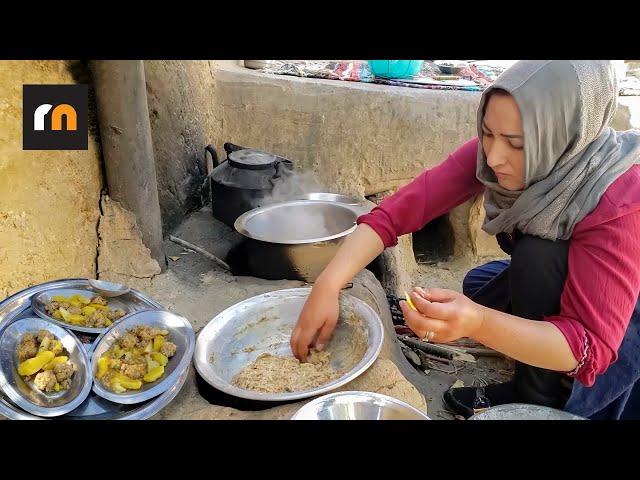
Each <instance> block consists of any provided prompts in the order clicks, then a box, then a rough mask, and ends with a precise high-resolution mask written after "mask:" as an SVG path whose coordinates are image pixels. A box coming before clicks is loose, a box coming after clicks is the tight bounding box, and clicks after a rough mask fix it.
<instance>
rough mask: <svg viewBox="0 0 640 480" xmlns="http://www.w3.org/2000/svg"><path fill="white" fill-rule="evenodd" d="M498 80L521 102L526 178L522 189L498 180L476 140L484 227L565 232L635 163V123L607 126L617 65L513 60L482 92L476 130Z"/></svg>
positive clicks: (639, 159)
mask: <svg viewBox="0 0 640 480" xmlns="http://www.w3.org/2000/svg"><path fill="white" fill-rule="evenodd" d="M496 88H500V89H503V90H506V91H507V92H509V93H510V94H511V95H512V96H513V97H514V99H515V101H516V103H517V105H518V107H519V110H520V115H521V118H522V128H523V131H524V157H525V179H524V180H525V185H524V189H523V190H521V191H509V190H506V189H504V188H502V187H500V185H499V184H498V182H497V179H496V176H495V174H494V173H493V170H491V168H490V167H489V166H488V165H487V159H486V157H485V155H484V151H483V149H482V144H480V147H479V148H478V163H477V171H476V176H477V178H478V180H479V181H480V182H482V183H483V184H484V185H485V187H486V190H485V199H484V205H485V209H486V211H487V217H486V219H485V223H484V226H483V229H484V230H485V231H486V232H487V233H489V234H492V235H495V234H497V233H500V232H507V233H513V231H514V230H515V229H517V230H520V231H521V232H522V233H525V234H530V235H535V236H538V237H542V238H546V239H550V240H556V239H562V240H566V239H568V238H570V237H571V234H572V233H573V229H574V227H575V225H576V223H578V222H579V221H580V220H582V219H583V218H584V217H585V216H586V215H587V214H589V213H590V212H591V211H592V210H593V209H594V208H595V207H596V206H597V205H598V202H599V201H600V197H602V195H603V194H604V193H605V191H606V190H607V188H608V187H609V185H611V184H612V183H613V182H614V181H615V180H616V179H617V178H618V177H619V176H620V175H622V174H623V173H625V172H626V171H627V170H628V169H629V168H630V167H631V166H632V165H634V164H637V163H640V131H634V130H628V131H626V132H616V131H615V130H613V129H611V128H610V127H609V126H608V124H609V121H610V120H611V118H612V117H613V115H614V113H615V110H616V106H617V96H618V86H617V79H616V73H615V69H614V65H613V64H612V63H611V62H609V61H601V60H597V61H596V60H589V61H578V60H561V61H560V60H558V61H551V60H544V61H520V62H518V63H516V64H515V65H513V66H512V67H511V68H509V69H508V70H506V71H505V72H504V73H503V74H502V75H501V76H500V77H498V79H497V80H496V81H495V82H494V83H493V85H492V86H491V87H489V88H488V89H487V90H485V92H484V94H483V95H482V98H481V100H480V106H479V108H478V135H479V136H480V138H482V127H481V124H482V116H483V112H484V105H485V102H486V100H487V98H488V96H487V95H488V94H489V93H490V92H491V91H492V90H493V89H496Z"/></svg>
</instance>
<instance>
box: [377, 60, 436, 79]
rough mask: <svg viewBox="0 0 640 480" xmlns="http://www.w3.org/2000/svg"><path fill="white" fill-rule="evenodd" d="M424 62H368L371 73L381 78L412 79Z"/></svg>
mask: <svg viewBox="0 0 640 480" xmlns="http://www.w3.org/2000/svg"><path fill="white" fill-rule="evenodd" d="M423 63H424V60H369V67H370V68H371V72H372V73H373V74H374V75H375V76H376V77H382V78H413V77H415V76H416V75H417V73H418V72H419V71H420V69H421V68H422V64H423Z"/></svg>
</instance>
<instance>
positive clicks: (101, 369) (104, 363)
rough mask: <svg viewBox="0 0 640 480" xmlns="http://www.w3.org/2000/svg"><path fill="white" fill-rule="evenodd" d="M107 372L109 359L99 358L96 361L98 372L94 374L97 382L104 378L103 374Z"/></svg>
mask: <svg viewBox="0 0 640 480" xmlns="http://www.w3.org/2000/svg"><path fill="white" fill-rule="evenodd" d="M108 371H109V358H108V357H100V358H99V359H98V371H97V372H96V378H97V379H98V380H99V379H101V378H102V377H104V376H105V374H106V373H107V372H108Z"/></svg>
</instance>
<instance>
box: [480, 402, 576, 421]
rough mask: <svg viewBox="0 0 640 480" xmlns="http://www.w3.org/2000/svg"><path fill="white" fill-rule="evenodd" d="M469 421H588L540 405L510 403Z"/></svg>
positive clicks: (489, 410)
mask: <svg viewBox="0 0 640 480" xmlns="http://www.w3.org/2000/svg"><path fill="white" fill-rule="evenodd" d="M469 420H586V418H584V417H579V416H577V415H573V414H572V413H569V412H565V411H563V410H557V409H555V408H550V407H543V406H540V405H529V404H526V403H508V404H505V405H498V406H496V407H491V408H488V409H487V410H485V411H483V412H480V413H476V414H475V415H473V416H471V417H469Z"/></svg>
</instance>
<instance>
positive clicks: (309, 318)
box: [290, 224, 384, 362]
mask: <svg viewBox="0 0 640 480" xmlns="http://www.w3.org/2000/svg"><path fill="white" fill-rule="evenodd" d="M383 250H384V244H383V243H382V239H381V238H380V237H379V236H378V234H377V233H376V232H375V230H373V229H372V228H371V227H370V226H369V225H366V224H360V225H358V227H357V228H356V230H355V231H354V232H353V233H352V234H351V235H349V236H348V237H347V238H346V239H345V241H344V243H343V244H342V245H341V246H340V248H338V251H337V252H336V255H335V256H334V257H333V259H332V260H331V261H330V262H329V265H327V267H326V268H325V269H324V270H323V271H322V273H321V274H320V275H319V276H318V278H317V279H316V283H315V284H314V286H313V288H312V289H311V293H310V294H309V297H308V298H307V301H306V303H305V304H304V307H303V308H302V312H300V317H299V318H298V323H297V324H296V326H295V328H294V329H293V333H292V334H291V341H290V343H291V351H292V352H293V354H294V355H295V357H296V358H297V359H298V360H300V361H301V362H305V361H306V360H307V355H308V354H309V347H310V346H312V345H313V344H315V347H316V349H317V350H322V349H323V348H324V347H325V346H326V345H327V343H328V342H329V340H330V339H331V334H332V333H333V330H334V328H335V327H336V324H337V323H338V315H339V313H340V306H339V303H338V298H339V296H340V290H341V289H342V287H344V285H345V284H346V283H348V282H349V281H351V280H352V279H353V277H354V276H355V275H356V274H357V273H358V272H359V271H360V270H362V269H363V268H364V267H366V266H367V265H368V264H369V263H370V262H371V261H372V260H373V259H374V258H376V257H377V256H378V255H380V253H382V251H383ZM316 336H317V338H316ZM314 339H315V340H314Z"/></svg>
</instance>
